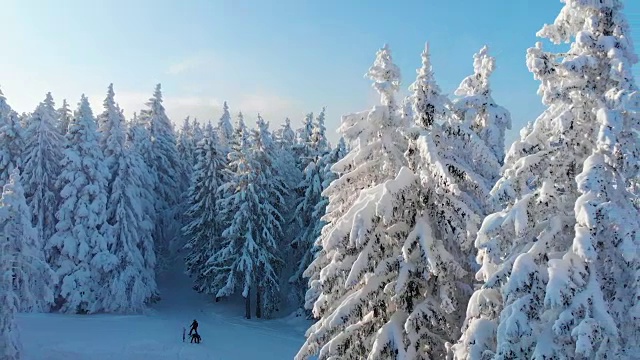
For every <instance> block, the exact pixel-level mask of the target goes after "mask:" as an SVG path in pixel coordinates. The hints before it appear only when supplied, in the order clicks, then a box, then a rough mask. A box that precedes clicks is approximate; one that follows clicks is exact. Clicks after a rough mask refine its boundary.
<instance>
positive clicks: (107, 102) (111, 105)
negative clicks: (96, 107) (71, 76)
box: [83, 84, 116, 110]
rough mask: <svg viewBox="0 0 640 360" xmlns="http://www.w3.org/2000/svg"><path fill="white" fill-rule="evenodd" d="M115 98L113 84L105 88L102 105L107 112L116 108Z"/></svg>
mask: <svg viewBox="0 0 640 360" xmlns="http://www.w3.org/2000/svg"><path fill="white" fill-rule="evenodd" d="M83 96H84V95H83ZM115 96H116V93H115V92H114V91H113V84H109V87H108V88H107V97H106V98H105V99H104V103H103V104H104V108H105V109H107V110H109V109H115V108H116V100H115Z"/></svg>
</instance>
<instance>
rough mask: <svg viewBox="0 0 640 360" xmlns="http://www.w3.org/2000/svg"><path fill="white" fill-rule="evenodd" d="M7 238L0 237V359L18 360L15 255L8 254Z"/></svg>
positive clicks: (20, 352)
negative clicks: (14, 279) (14, 280)
mask: <svg viewBox="0 0 640 360" xmlns="http://www.w3.org/2000/svg"><path fill="white" fill-rule="evenodd" d="M9 241H11V240H10V239H9V237H7V236H0V359H3V360H20V359H21V358H22V357H21V354H22V344H21V342H20V337H19V335H18V325H17V324H16V320H15V314H16V313H17V312H18V307H19V298H18V295H16V293H15V291H14V289H13V278H14V276H15V271H16V270H15V269H14V266H15V264H16V258H15V254H14V253H11V252H9V251H8V250H7V249H8V247H9V243H8V242H9Z"/></svg>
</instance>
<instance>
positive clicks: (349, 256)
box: [296, 46, 406, 360]
mask: <svg viewBox="0 0 640 360" xmlns="http://www.w3.org/2000/svg"><path fill="white" fill-rule="evenodd" d="M367 75H368V76H369V77H370V78H371V79H372V80H374V84H373V86H374V88H375V89H376V90H377V91H378V92H379V93H380V96H381V102H382V105H381V106H375V107H374V108H373V109H372V110H370V111H367V112H362V113H357V114H350V115H347V116H344V117H343V119H342V125H341V127H340V130H341V132H342V134H343V136H344V137H345V138H346V139H347V140H350V141H351V142H353V143H354V148H353V150H352V151H351V152H350V153H349V154H347V155H346V156H345V157H344V158H343V159H342V160H341V161H339V162H338V163H337V164H336V165H334V167H333V169H334V171H335V172H336V173H338V174H339V177H338V179H336V180H335V181H333V182H332V183H331V185H330V186H329V188H328V189H327V190H326V191H325V193H326V195H327V196H328V198H329V205H328V207H327V215H325V217H324V218H323V220H325V221H326V222H327V225H326V226H325V228H324V229H323V231H322V236H321V238H320V239H321V240H319V242H318V243H319V245H320V246H321V247H322V250H321V252H319V253H318V256H317V257H316V258H315V260H314V261H313V262H312V264H311V265H310V267H309V269H308V270H307V271H306V272H305V276H307V277H310V278H312V279H313V278H314V275H313V273H314V272H316V271H317V270H316V269H318V268H320V269H321V270H320V271H319V273H320V276H319V277H318V279H317V280H312V283H311V289H310V292H311V293H314V292H315V293H319V297H318V300H317V301H316V302H315V304H314V308H313V313H314V316H315V317H318V318H320V319H319V321H318V322H317V323H316V324H314V325H312V326H311V328H310V329H309V330H308V331H307V334H306V335H307V340H306V342H305V344H304V345H303V346H302V348H301V349H300V351H299V352H298V354H297V355H296V359H298V360H300V359H308V358H309V357H310V356H312V355H314V354H316V353H319V359H329V358H340V359H362V358H366V357H369V358H371V359H378V358H390V357H391V356H390V353H393V352H394V351H402V348H403V346H404V345H403V344H400V343H396V344H395V348H394V349H385V350H383V349H379V350H380V351H378V350H372V349H373V348H374V347H375V344H376V343H378V342H380V341H381V340H382V339H381V337H387V336H388V335H389V331H388V330H392V331H394V330H398V327H397V326H398V324H399V322H398V319H397V316H396V315H394V313H395V310H396V309H395V308H394V307H393V306H392V305H391V304H392V301H391V297H390V294H389V292H387V291H385V288H386V286H387V285H388V284H389V283H390V282H391V281H392V280H393V279H394V278H395V277H396V273H397V265H396V266H394V265H393V264H394V262H395V263H397V258H398V256H399V255H400V248H399V246H397V245H396V244H394V243H392V242H390V241H389V240H390V239H389V237H388V235H387V226H386V225H385V224H384V223H382V222H381V221H380V217H379V216H377V214H376V198H377V197H379V196H380V195H382V194H384V191H383V189H384V182H385V181H387V180H389V179H394V178H395V177H396V174H398V171H399V170H400V169H401V167H402V166H403V164H404V163H405V161H404V156H403V152H404V149H405V147H406V146H405V140H404V138H403V136H402V135H401V134H400V132H399V130H400V129H398V126H399V122H400V116H399V113H398V106H397V104H396V102H395V99H394V96H395V93H396V92H397V91H398V87H399V83H400V70H399V69H398V67H397V66H396V65H395V64H393V62H392V59H391V52H390V51H389V49H388V48H387V46H385V47H384V48H382V49H381V50H380V51H378V53H377V56H376V60H375V62H374V64H373V66H372V67H371V68H370V69H369V72H368V73H367ZM356 197H357V198H356ZM399 326H400V328H399V329H400V330H401V327H402V325H401V324H400V325H399ZM383 342H385V341H383ZM385 343H386V342H385Z"/></svg>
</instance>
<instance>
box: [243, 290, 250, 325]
mask: <svg viewBox="0 0 640 360" xmlns="http://www.w3.org/2000/svg"><path fill="white" fill-rule="evenodd" d="M244 304H245V310H244V313H245V315H244V316H245V317H246V318H247V319H251V289H249V291H247V297H246V298H244Z"/></svg>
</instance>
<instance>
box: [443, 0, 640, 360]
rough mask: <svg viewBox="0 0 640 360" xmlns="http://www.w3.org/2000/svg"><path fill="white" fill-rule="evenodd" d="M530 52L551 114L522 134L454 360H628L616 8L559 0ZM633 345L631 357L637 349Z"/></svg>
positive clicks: (629, 303)
mask: <svg viewBox="0 0 640 360" xmlns="http://www.w3.org/2000/svg"><path fill="white" fill-rule="evenodd" d="M538 36H541V37H544V38H548V39H550V40H551V41H553V42H554V43H562V42H565V43H568V42H571V46H570V49H569V51H567V52H565V53H562V54H555V53H549V52H545V51H543V49H542V45H541V44H540V43H538V44H536V46H535V47H534V48H531V49H529V51H528V54H527V65H528V66H529V69H530V71H531V72H533V74H534V76H535V78H536V79H539V80H540V81H541V85H540V89H539V94H540V95H542V99H543V103H544V104H545V105H547V106H548V109H547V110H546V111H545V112H544V113H543V114H541V115H540V116H539V117H538V118H537V119H536V121H535V122H534V123H531V124H529V125H528V126H527V127H526V128H525V129H523V130H522V131H521V136H520V140H518V141H516V142H515V143H514V144H513V145H512V147H511V149H510V150H509V152H508V154H507V157H506V161H505V168H504V174H503V176H502V178H501V179H500V181H499V182H498V184H497V185H496V186H495V188H494V189H493V191H492V193H493V196H494V198H496V199H497V200H498V201H499V202H500V203H502V204H503V209H504V210H502V211H499V212H497V213H495V214H492V215H489V216H488V217H487V218H486V219H485V221H484V223H483V226H482V229H481V231H480V233H479V234H478V238H477V240H476V246H477V247H478V249H479V253H478V261H479V263H481V264H482V268H481V270H480V271H479V272H478V274H477V277H478V279H479V280H481V281H483V282H484V285H483V287H482V289H479V290H477V291H476V292H475V293H474V295H473V297H472V299H471V302H470V304H469V308H468V310H467V321H466V324H465V327H464V329H463V331H464V335H463V336H462V338H461V339H460V342H459V343H458V344H457V345H456V347H455V348H454V350H455V353H456V357H457V358H459V359H481V358H482V359H486V358H498V359H507V358H534V359H551V358H562V359H585V358H588V359H604V358H631V357H633V356H635V355H636V353H634V352H633V351H637V346H638V345H637V344H638V323H639V321H638V300H637V296H638V284H639V282H638V276H639V275H640V273H639V272H638V269H639V266H638V264H639V262H638V254H639V251H638V248H639V244H638V237H637V234H638V232H639V229H638V221H637V219H638V210H637V208H634V206H633V205H632V203H631V201H632V200H631V196H630V194H629V193H627V192H626V188H627V186H628V185H629V181H630V180H631V179H632V178H633V177H635V176H637V170H638V169H637V166H638V142H637V138H636V139H635V140H633V139H634V136H635V135H632V133H633V132H634V131H637V129H638V119H639V117H638V112H637V111H638V108H639V106H638V105H639V103H640V101H639V99H638V92H637V86H636V84H635V82H634V79H633V76H632V75H631V65H632V64H634V63H636V62H637V61H638V59H637V56H636V55H635V54H634V52H633V45H632V44H633V43H632V41H631V39H630V38H629V27H628V24H627V22H626V20H625V17H624V15H623V14H622V2H621V1H618V0H611V1H601V2H595V1H591V2H587V1H577V0H567V1H566V4H565V6H564V8H563V9H562V11H561V12H560V15H559V16H558V17H557V18H556V21H555V22H554V24H552V25H546V26H545V27H544V28H543V29H542V30H541V31H540V32H538ZM634 348H635V349H634Z"/></svg>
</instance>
